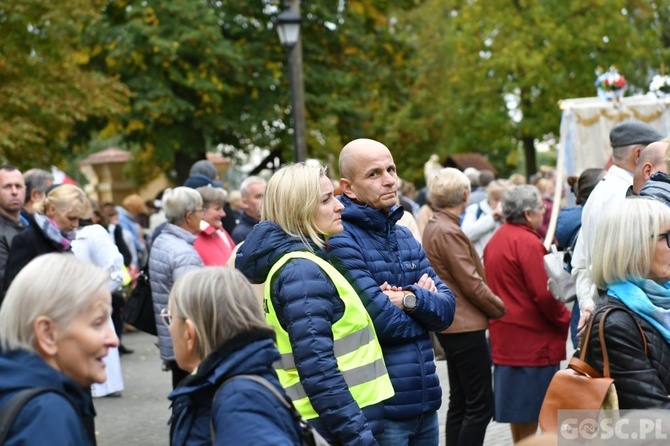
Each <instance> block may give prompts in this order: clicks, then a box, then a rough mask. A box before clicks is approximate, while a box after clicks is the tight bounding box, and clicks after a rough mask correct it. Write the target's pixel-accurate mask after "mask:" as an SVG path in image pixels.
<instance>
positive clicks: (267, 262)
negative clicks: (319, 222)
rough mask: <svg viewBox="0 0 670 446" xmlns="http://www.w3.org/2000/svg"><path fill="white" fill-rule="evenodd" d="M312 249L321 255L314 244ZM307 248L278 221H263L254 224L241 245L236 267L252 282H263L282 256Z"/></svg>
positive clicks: (236, 258)
mask: <svg viewBox="0 0 670 446" xmlns="http://www.w3.org/2000/svg"><path fill="white" fill-rule="evenodd" d="M312 249H313V250H314V251H315V252H316V253H317V255H319V251H320V249H319V248H317V247H316V246H313V245H312ZM305 250H307V248H306V247H305V244H304V243H303V241H302V240H300V239H299V238H297V237H291V236H290V235H288V234H286V232H284V230H283V229H282V228H280V227H279V226H278V225H277V224H276V223H273V222H269V221H262V222H260V223H259V224H257V225H256V226H254V228H253V229H252V230H251V232H250V233H249V235H248V236H247V238H246V240H245V241H244V243H242V244H241V245H240V248H239V249H238V251H237V256H236V257H235V268H237V269H239V270H240V271H241V272H242V273H243V274H244V275H245V276H246V277H247V279H249V281H250V282H251V283H263V282H265V279H267V277H268V273H269V272H270V269H271V268H272V265H274V264H275V262H277V260H279V258H280V257H281V256H283V255H284V254H286V253H289V252H294V251H305ZM320 256H321V257H325V256H324V255H320Z"/></svg>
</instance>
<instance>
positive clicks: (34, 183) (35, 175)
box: [23, 169, 54, 203]
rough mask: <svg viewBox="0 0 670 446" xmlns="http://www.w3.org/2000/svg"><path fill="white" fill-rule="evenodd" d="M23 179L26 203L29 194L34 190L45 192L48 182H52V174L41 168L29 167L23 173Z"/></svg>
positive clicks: (28, 199)
mask: <svg viewBox="0 0 670 446" xmlns="http://www.w3.org/2000/svg"><path fill="white" fill-rule="evenodd" d="M23 181H25V183H26V203H27V202H28V201H30V194H31V193H32V191H34V190H36V191H37V192H39V193H42V194H44V193H46V191H47V187H49V185H50V184H49V183H53V181H54V176H53V175H52V174H51V172H48V171H46V170H43V169H30V170H29V171H27V172H24V173H23Z"/></svg>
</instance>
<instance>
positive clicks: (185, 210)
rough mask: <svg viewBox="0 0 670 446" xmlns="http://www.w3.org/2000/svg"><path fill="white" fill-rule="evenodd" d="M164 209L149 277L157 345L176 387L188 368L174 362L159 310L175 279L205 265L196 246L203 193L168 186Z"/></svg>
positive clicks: (152, 253)
mask: <svg viewBox="0 0 670 446" xmlns="http://www.w3.org/2000/svg"><path fill="white" fill-rule="evenodd" d="M163 210H164V211H165V217H166V218H167V222H168V223H167V225H166V226H165V228H164V229H163V231H162V232H161V233H160V235H159V236H158V237H156V240H154V243H153V245H152V246H151V254H150V256H149V280H150V283H151V294H152V297H153V301H154V311H155V313H156V327H157V331H158V347H159V348H160V355H161V359H162V360H163V361H164V363H165V368H166V369H167V370H170V371H172V388H173V389H174V388H176V387H177V384H179V382H180V381H181V380H182V379H184V377H185V376H186V375H188V372H187V371H185V370H183V369H181V368H180V367H179V366H178V365H177V363H176V362H175V358H174V352H173V350H172V340H171V339H170V333H169V332H168V329H167V327H166V326H165V325H163V324H162V323H161V322H160V313H161V311H162V310H163V309H164V308H165V307H167V304H168V296H169V295H170V290H171V289H172V285H173V284H174V283H175V281H176V280H177V279H178V278H179V277H181V276H182V275H183V274H184V273H185V272H187V271H188V270H190V269H193V268H200V267H202V266H203V263H202V260H201V259H200V256H199V255H198V252H197V251H196V250H195V247H194V246H193V244H194V243H195V241H196V239H197V237H196V234H197V233H198V232H199V231H200V221H201V220H202V197H201V196H200V194H199V193H198V192H197V191H195V190H194V189H191V188H189V187H176V188H174V189H167V190H166V191H165V192H164V193H163Z"/></svg>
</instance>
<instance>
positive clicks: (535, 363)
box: [484, 185, 570, 443]
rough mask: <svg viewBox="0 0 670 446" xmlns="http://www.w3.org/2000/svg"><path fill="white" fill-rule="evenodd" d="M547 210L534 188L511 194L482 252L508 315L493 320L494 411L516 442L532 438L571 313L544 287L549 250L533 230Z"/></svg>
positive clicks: (519, 188) (562, 352) (561, 353)
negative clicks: (508, 425) (497, 227)
mask: <svg viewBox="0 0 670 446" xmlns="http://www.w3.org/2000/svg"><path fill="white" fill-rule="evenodd" d="M544 212H545V207H544V203H543V202H542V197H541V196H540V193H539V191H538V190H537V188H536V187H535V186H530V185H527V186H526V185H524V186H517V187H514V188H512V189H509V190H508V191H507V192H506V193H505V195H503V199H502V213H503V217H504V218H505V223H504V224H503V225H502V226H501V227H500V229H498V231H497V232H496V233H495V234H494V235H493V237H492V238H491V240H490V241H489V243H488V245H487V246H486V248H485V249H484V271H485V273H486V281H487V282H488V285H489V288H490V289H491V291H493V293H495V294H496V295H497V296H499V297H500V298H501V299H502V300H503V302H504V303H505V308H506V313H505V315H504V316H503V317H502V318H500V319H496V320H493V321H491V322H490V325H489V333H490V342H491V354H492V359H493V364H494V370H493V376H494V385H493V387H494V389H495V392H494V412H495V420H496V421H497V422H499V423H511V424H510V428H511V431H512V439H513V440H514V442H515V443H516V442H518V441H520V440H522V439H523V438H525V437H528V436H530V435H535V432H536V431H537V420H538V416H539V413H540V407H541V405H542V400H543V399H544V394H545V393H546V391H547V388H548V387H549V382H550V381H551V378H553V376H554V374H555V373H556V372H557V371H558V369H559V366H560V362H561V360H563V359H565V357H566V353H565V341H566V339H567V335H568V326H569V325H570V312H569V311H568V310H567V309H566V307H565V305H564V304H563V303H561V302H559V301H557V300H555V299H554V297H553V296H552V294H551V292H550V291H549V290H548V289H547V273H546V272H545V270H544V263H543V257H544V255H545V254H546V250H545V249H544V246H543V245H542V241H541V240H540V237H539V235H538V234H537V232H536V229H537V228H538V227H539V226H540V225H541V224H542V217H543V216H544Z"/></svg>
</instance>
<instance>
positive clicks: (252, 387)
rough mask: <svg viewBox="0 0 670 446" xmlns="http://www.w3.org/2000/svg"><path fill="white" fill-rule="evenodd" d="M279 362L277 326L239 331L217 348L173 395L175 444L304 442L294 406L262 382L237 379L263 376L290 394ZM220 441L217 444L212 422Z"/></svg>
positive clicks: (285, 444)
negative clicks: (291, 409)
mask: <svg viewBox="0 0 670 446" xmlns="http://www.w3.org/2000/svg"><path fill="white" fill-rule="evenodd" d="M277 360H279V352H278V351H277V348H276V347H275V345H274V332H273V331H272V330H255V331H250V332H246V333H242V334H239V335H237V336H235V337H233V338H232V339H230V340H229V341H228V342H226V343H225V344H223V345H222V346H220V347H219V348H217V349H216V350H215V351H214V352H212V353H211V354H210V355H209V356H207V357H206V358H205V359H204V360H203V361H202V362H201V363H200V365H199V366H198V371H197V373H196V374H194V375H189V376H187V377H186V378H185V379H184V380H183V381H182V383H181V384H180V386H179V387H177V388H176V389H175V390H174V391H173V392H172V393H170V395H169V396H168V398H169V399H170V400H172V417H171V418H170V424H171V425H172V426H171V436H170V439H171V444H173V445H175V446H183V445H189V446H191V445H203V446H204V445H208V446H209V445H212V444H216V445H229V444H253V445H268V446H270V445H281V446H294V445H300V444H301V442H300V433H299V428H298V425H297V423H296V422H295V421H294V419H293V417H292V415H291V413H290V412H289V410H288V408H286V407H284V406H283V405H282V404H281V402H280V401H279V400H278V399H277V397H276V396H275V395H274V394H272V393H270V391H269V390H267V389H266V388H265V387H263V386H262V385H261V384H258V383H256V382H254V381H251V380H248V379H237V380H235V381H232V382H229V383H227V384H226V385H225V386H223V387H221V390H220V391H219V392H218V393H217V394H216V401H214V404H213V407H212V400H213V398H214V395H215V393H216V392H217V389H219V386H220V385H221V384H222V383H223V382H224V381H225V380H227V379H229V378H232V377H233V376H237V375H258V376H261V377H263V378H265V379H267V380H268V381H270V383H272V384H273V385H274V386H275V387H276V388H277V389H278V390H279V391H280V393H282V394H283V393H284V390H283V389H282V387H281V385H280V384H279V380H278V379H277V374H276V373H275V371H274V369H273V368H272V363H273V362H274V361H277ZM210 423H212V424H213V426H214V432H215V436H216V443H213V442H212V438H211V428H210V426H211V424H210Z"/></svg>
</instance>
